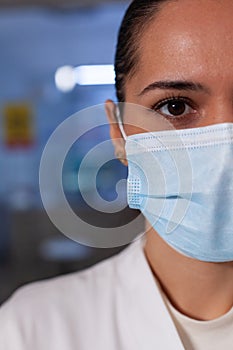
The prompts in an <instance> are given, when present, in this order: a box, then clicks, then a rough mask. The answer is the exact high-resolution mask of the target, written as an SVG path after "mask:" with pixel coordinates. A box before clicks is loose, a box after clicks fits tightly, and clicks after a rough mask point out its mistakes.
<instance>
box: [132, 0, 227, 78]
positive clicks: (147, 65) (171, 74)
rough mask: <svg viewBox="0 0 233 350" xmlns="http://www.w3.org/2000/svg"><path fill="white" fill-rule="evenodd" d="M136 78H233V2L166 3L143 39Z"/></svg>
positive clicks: (195, 0)
mask: <svg viewBox="0 0 233 350" xmlns="http://www.w3.org/2000/svg"><path fill="white" fill-rule="evenodd" d="M138 54H139V63H138V66H137V72H136V73H135V75H134V77H133V80H134V82H135V81H136V82H137V83H140V84H144V83H145V84H146V83H148V80H149V81H150V80H151V79H152V78H156V79H164V78H166V79H174V78H175V79H179V78H183V79H188V78H190V79H195V78H196V79H198V78H205V77H209V78H210V77H212V78H214V77H215V78H223V77H229V75H231V77H232V79H233V1H232V0H222V1H218V0H178V1H171V2H167V3H166V2H165V3H164V4H163V5H162V7H161V10H160V11H159V13H157V14H156V16H155V18H154V19H153V21H152V22H151V23H150V24H149V25H148V27H147V28H146V30H145V32H144V34H143V35H142V37H141V38H140V41H139V48H138Z"/></svg>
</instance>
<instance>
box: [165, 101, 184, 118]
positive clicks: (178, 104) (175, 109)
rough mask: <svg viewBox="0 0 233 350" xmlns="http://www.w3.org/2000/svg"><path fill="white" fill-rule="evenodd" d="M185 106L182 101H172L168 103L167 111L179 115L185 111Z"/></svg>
mask: <svg viewBox="0 0 233 350" xmlns="http://www.w3.org/2000/svg"><path fill="white" fill-rule="evenodd" d="M185 109H186V106H185V103H184V102H183V101H172V102H169V103H168V111H169V113H170V114H172V115H174V116H178V115H181V114H183V113H184V112H185Z"/></svg>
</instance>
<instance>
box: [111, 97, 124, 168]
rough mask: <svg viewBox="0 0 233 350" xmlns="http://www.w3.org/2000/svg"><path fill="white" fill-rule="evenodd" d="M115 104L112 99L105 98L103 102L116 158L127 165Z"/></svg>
mask: <svg viewBox="0 0 233 350" xmlns="http://www.w3.org/2000/svg"><path fill="white" fill-rule="evenodd" d="M117 108H118V107H117V106H116V104H115V103H114V102H113V101H112V100H107V101H106V102H105V112H106V115H107V118H108V122H109V126H110V136H111V139H112V143H113V146H114V149H115V155H116V158H117V159H119V161H120V162H121V163H122V164H124V165H125V166H127V165H128V162H127V160H126V153H125V140H124V139H123V137H122V132H121V130H120V127H119V123H118V121H117V118H116V112H117Z"/></svg>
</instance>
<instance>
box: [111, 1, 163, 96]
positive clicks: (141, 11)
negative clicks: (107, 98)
mask: <svg viewBox="0 0 233 350" xmlns="http://www.w3.org/2000/svg"><path fill="white" fill-rule="evenodd" d="M165 1H168V0H134V1H133V2H132V3H131V4H130V6H129V7H128V9H127V11H126V13H125V16H124V18H123V20H122V23H121V27H120V30H119V33H118V42H117V48H116V55H115V74H116V80H115V87H116V94H117V99H118V101H119V102H124V101H125V91H124V88H125V80H126V77H128V78H129V77H130V76H132V74H133V73H134V71H135V69H136V66H137V62H138V42H139V40H140V36H141V35H142V33H143V31H144V30H145V28H146V26H147V25H148V24H149V23H150V21H151V20H152V19H153V18H154V16H155V14H156V13H157V12H158V11H159V9H160V5H161V4H162V3H164V2H165Z"/></svg>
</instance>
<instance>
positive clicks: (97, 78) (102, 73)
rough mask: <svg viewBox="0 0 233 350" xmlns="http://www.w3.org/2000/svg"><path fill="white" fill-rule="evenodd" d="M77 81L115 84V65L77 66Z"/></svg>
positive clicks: (83, 83) (82, 83)
mask: <svg viewBox="0 0 233 350" xmlns="http://www.w3.org/2000/svg"><path fill="white" fill-rule="evenodd" d="M75 81H76V83H77V84H79V85H114V84H115V72H114V66H113V65H110V64H109V65H93V66H91V65H89V66H79V67H76V68H75Z"/></svg>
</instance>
